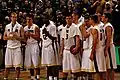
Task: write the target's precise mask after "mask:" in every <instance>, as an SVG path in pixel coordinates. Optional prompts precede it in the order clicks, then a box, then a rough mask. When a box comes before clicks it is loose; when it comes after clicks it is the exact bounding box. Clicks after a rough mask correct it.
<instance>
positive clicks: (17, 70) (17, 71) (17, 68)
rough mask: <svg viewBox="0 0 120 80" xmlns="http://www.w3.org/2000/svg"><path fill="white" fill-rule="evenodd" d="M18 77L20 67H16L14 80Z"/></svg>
mask: <svg viewBox="0 0 120 80" xmlns="http://www.w3.org/2000/svg"><path fill="white" fill-rule="evenodd" d="M19 77H20V67H16V80H18V79H19Z"/></svg>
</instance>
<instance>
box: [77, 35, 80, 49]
mask: <svg viewBox="0 0 120 80" xmlns="http://www.w3.org/2000/svg"><path fill="white" fill-rule="evenodd" d="M76 49H77V50H79V49H80V38H79V35H76Z"/></svg>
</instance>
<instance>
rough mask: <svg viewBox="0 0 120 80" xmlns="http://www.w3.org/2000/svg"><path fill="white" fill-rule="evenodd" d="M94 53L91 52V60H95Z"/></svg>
mask: <svg viewBox="0 0 120 80" xmlns="http://www.w3.org/2000/svg"><path fill="white" fill-rule="evenodd" d="M93 54H94V53H91V54H90V60H91V61H93V60H94V55H93Z"/></svg>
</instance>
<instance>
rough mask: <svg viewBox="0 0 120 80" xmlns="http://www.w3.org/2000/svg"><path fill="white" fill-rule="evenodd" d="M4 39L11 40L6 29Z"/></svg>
mask: <svg viewBox="0 0 120 80" xmlns="http://www.w3.org/2000/svg"><path fill="white" fill-rule="evenodd" d="M3 39H4V40H9V39H10V38H9V37H8V36H7V32H6V31H5V32H4V35H3Z"/></svg>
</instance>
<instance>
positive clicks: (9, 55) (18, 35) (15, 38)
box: [4, 12, 24, 80]
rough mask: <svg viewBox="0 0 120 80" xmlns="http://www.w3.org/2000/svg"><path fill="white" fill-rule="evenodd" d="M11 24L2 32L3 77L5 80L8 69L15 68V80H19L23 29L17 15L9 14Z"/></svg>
mask: <svg viewBox="0 0 120 80" xmlns="http://www.w3.org/2000/svg"><path fill="white" fill-rule="evenodd" d="M11 20H12V21H11V23H10V24H8V25H6V28H5V32H4V40H7V48H6V54H5V77H4V80H7V78H8V73H9V69H10V68H11V67H15V69H16V80H18V79H19V75H20V66H21V62H22V55H21V49H20V47H21V42H20V41H22V40H24V29H23V27H22V26H21V25H20V24H19V23H18V22H17V14H16V13H14V12H13V13H12V14H11Z"/></svg>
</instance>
